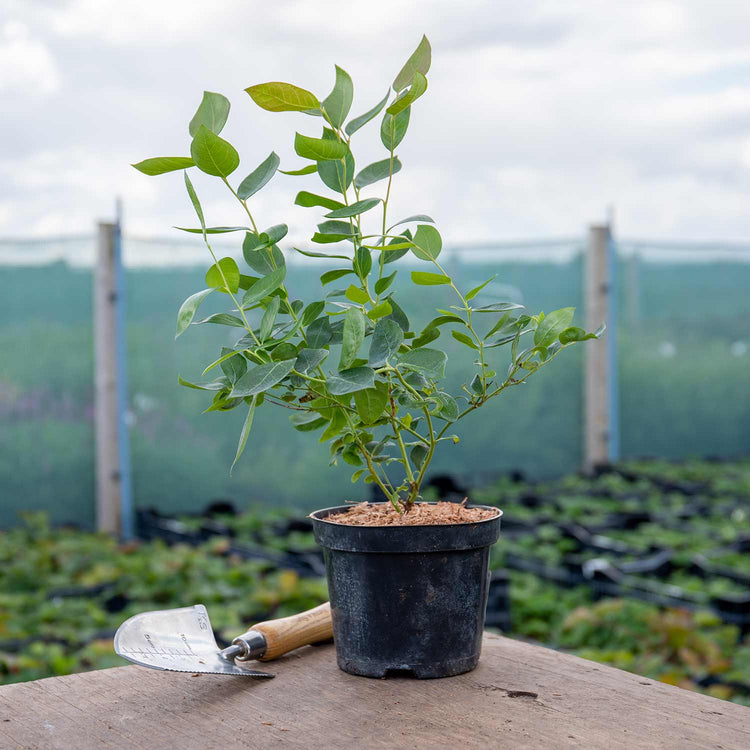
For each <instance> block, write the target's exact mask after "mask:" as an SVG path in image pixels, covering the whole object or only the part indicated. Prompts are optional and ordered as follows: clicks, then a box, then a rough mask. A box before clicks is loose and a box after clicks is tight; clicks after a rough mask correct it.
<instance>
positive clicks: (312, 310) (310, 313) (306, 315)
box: [301, 300, 326, 326]
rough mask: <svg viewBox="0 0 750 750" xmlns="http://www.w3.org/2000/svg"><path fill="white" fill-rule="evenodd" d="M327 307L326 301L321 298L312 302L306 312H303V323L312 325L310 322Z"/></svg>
mask: <svg viewBox="0 0 750 750" xmlns="http://www.w3.org/2000/svg"><path fill="white" fill-rule="evenodd" d="M325 308H326V303H325V302H321V301H320V300H318V301H316V302H311V303H310V304H309V305H308V306H307V307H306V308H305V312H303V313H302V319H301V323H302V325H303V326H307V325H310V323H312V322H313V320H315V319H316V318H317V317H318V315H320V313H322V312H323V310H325Z"/></svg>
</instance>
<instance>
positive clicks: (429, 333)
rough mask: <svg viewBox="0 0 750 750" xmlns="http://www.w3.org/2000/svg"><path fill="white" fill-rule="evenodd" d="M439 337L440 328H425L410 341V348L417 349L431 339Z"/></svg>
mask: <svg viewBox="0 0 750 750" xmlns="http://www.w3.org/2000/svg"><path fill="white" fill-rule="evenodd" d="M439 338H440V329H439V328H425V330H424V331H422V333H420V334H419V336H417V338H415V339H414V340H413V341H412V342H411V345H412V348H414V349H419V347H421V346H427V344H429V343H430V342H431V341H434V340H435V339H439Z"/></svg>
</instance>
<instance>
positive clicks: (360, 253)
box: [353, 247, 372, 279]
mask: <svg viewBox="0 0 750 750" xmlns="http://www.w3.org/2000/svg"><path fill="white" fill-rule="evenodd" d="M353 266H354V270H355V271H356V273H357V276H359V278H360V279H365V278H367V276H368V274H369V273H370V271H371V270H372V255H370V251H369V250H368V249H367V248H366V247H358V248H357V251H356V253H355V254H354V263H353Z"/></svg>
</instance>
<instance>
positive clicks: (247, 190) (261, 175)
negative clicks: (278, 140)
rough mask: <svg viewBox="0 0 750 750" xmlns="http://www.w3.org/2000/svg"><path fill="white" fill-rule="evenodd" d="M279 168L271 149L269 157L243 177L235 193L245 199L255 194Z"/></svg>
mask: <svg viewBox="0 0 750 750" xmlns="http://www.w3.org/2000/svg"><path fill="white" fill-rule="evenodd" d="M278 168H279V157H278V156H277V155H276V153H275V152H274V151H271V154H270V155H269V157H268V158H267V159H266V160H265V161H264V162H262V163H261V164H260V166H258V167H256V168H255V169H254V170H253V171H252V172H250V174H249V175H248V176H247V177H245V179H244V180H242V182H241V183H240V186H239V187H238V188H237V195H239V197H240V198H241V199H242V200H243V201H246V200H247V199H248V198H249V197H250V196H251V195H255V193H257V192H258V191H259V190H260V189H261V188H262V187H263V186H264V185H265V184H267V183H268V181H269V180H270V179H271V178H272V177H273V176H274V175H275V174H276V170H277V169H278Z"/></svg>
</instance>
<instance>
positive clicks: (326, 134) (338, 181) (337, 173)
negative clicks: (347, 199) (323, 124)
mask: <svg viewBox="0 0 750 750" xmlns="http://www.w3.org/2000/svg"><path fill="white" fill-rule="evenodd" d="M323 140H326V141H333V142H335V143H338V136H337V135H336V133H334V132H333V130H331V129H330V128H323ZM318 176H319V177H320V179H321V181H322V182H323V184H324V185H325V186H326V187H328V188H330V189H331V190H335V191H336V192H337V193H341V194H342V195H345V194H346V191H347V189H348V187H349V186H350V185H351V184H352V180H353V179H354V157H353V156H352V152H351V151H350V150H347V152H346V156H345V157H344V160H343V161H341V159H337V160H335V161H318Z"/></svg>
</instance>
